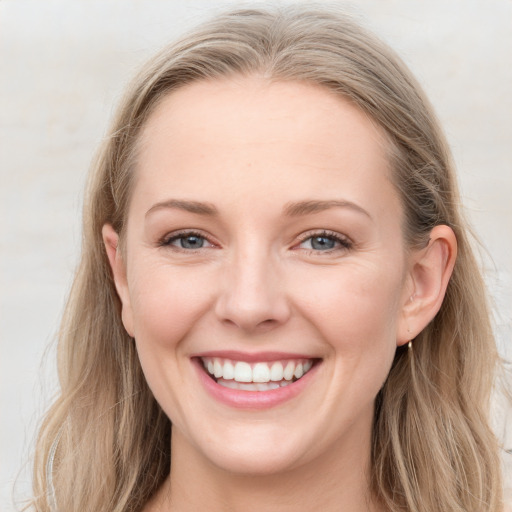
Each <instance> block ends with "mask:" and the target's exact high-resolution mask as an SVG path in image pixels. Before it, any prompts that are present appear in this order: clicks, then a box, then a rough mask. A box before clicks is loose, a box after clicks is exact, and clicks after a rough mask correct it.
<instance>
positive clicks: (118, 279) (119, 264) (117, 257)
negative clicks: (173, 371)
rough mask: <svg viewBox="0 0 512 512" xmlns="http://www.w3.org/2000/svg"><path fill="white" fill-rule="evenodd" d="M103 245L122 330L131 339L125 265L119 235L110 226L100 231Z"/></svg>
mask: <svg viewBox="0 0 512 512" xmlns="http://www.w3.org/2000/svg"><path fill="white" fill-rule="evenodd" d="M101 234H102V236H103V243H104V244H105V250H106V251H107V256H108V261H109V263H110V268H111V269H112V275H113V276H114V284H115V286H116V290H117V295H118V296H119V298H120V299H121V307H122V310H121V316H122V321H123V325H124V328H125V329H126V331H127V332H128V334H129V335H130V336H131V337H132V338H133V314H132V307H131V302H130V294H129V290H128V281H127V278H126V265H125V262H124V261H123V258H122V256H121V252H120V251H119V249H118V247H119V235H118V234H117V233H116V231H115V230H114V228H113V227H112V225H111V224H105V225H104V226H103V229H102V230H101Z"/></svg>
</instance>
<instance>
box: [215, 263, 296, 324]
mask: <svg viewBox="0 0 512 512" xmlns="http://www.w3.org/2000/svg"><path fill="white" fill-rule="evenodd" d="M277 267H278V264H277V262H275V261H272V258H271V256H270V255H268V254H259V255H258V254H255V253H253V254H247V253H245V254H242V255H239V256H238V257H237V258H235V261H231V262H230V264H229V266H228V267H227V268H226V272H225V279H224V283H223V285H222V291H221V293H220V294H219V296H218V299H217V303H216V307H215V310H216V315H217V318H218V319H219V320H220V321H221V322H222V323H224V324H226V325H231V326H234V327H237V328H239V329H242V330H243V331H246V332H247V333H261V332H266V331H269V330H271V329H273V328H275V327H277V326H279V325H282V324H284V323H285V322H286V321H287V320H288V319H289V317H290V305H289V301H288V300H287V297H286V293H285V286H284V282H283V281H284V279H283V277H284V276H283V275H282V272H280V271H279V269H278V268H277Z"/></svg>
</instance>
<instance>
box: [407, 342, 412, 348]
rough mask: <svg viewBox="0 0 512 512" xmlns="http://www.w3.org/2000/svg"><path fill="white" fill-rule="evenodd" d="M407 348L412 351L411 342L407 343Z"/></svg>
mask: <svg viewBox="0 0 512 512" xmlns="http://www.w3.org/2000/svg"><path fill="white" fill-rule="evenodd" d="M407 348H408V349H409V350H412V341H409V343H407Z"/></svg>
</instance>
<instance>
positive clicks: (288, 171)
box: [134, 77, 397, 215]
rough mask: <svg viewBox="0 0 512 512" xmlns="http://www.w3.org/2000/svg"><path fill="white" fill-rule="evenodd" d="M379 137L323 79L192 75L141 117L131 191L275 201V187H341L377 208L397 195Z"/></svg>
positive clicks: (293, 192) (291, 194) (299, 191)
mask: <svg viewBox="0 0 512 512" xmlns="http://www.w3.org/2000/svg"><path fill="white" fill-rule="evenodd" d="M387 147H388V146H387V142H386V137H385V135H384V134H383V132H382V130H381V129H380V128H379V127H378V126H376V125H375V123H374V122H373V121H372V120H371V119H370V118H369V117H368V116H366V115H365V114H364V113H363V112H362V111H361V110H360V109H358V108H357V107H355V106H354V105H352V104H351V103H350V102H349V101H348V100H346V99H344V98H342V97H340V96H338V95H336V94H334V93H333V92H331V91H329V90H327V89H325V88H323V87H320V86H317V85H312V84H305V83H298V82H268V81H266V80H264V79H261V78H258V77H240V78H236V79H229V80H228V79H225V80H214V81H203V82H197V83H194V84H191V85H187V86H185V87H183V88H181V89H179V90H177V91H175V92H173V93H171V94H169V95H168V96H167V97H165V98H164V99H163V100H162V101H161V103H160V104H159V105H158V107H157V108H156V109H155V111H154V112H153V113H152V115H151V116H150V118H149V120H148V121H147V123H146V126H145V128H144V130H143V133H142V136H141V140H140V151H139V158H138V166H137V179H136V186H135V189H136V190H135V193H134V195H137V189H138V191H139V195H143V196H144V197H146V198H147V199H149V198H150V197H151V198H152V200H155V201H156V200H157V199H161V196H162V195H165V194H171V195H172V196H173V197H176V196H182V197H181V198H184V199H201V200H209V201H215V200H217V199H218V200H220V201H222V200H226V198H229V197H230V195H231V196H233V198H234V197H237V196H240V194H245V195H246V196H247V197H249V196H250V197H251V198H252V199H254V200H261V201H263V202H269V204H277V203H278V202H279V200H280V199H283V200H284V197H281V196H283V194H284V195H287V196H288V197H286V199H287V200H290V201H293V200H302V199H304V197H302V196H304V195H305V194H306V195H307V196H311V197H314V198H315V199H332V195H333V194H336V193H343V194H347V195H349V196H351V197H350V200H354V201H356V202H357V201H363V202H366V203H368V204H370V203H372V202H373V203H374V204H373V209H374V210H376V211H375V213H376V214H377V215H378V214H379V213H381V212H379V211H377V210H379V208H380V209H381V210H382V208H389V207H396V203H397V197H396V193H395V190H394V187H393V186H392V184H391V181H390V180H389V179H388V178H389V163H388V158H387ZM198 196H200V197H198ZM271 199H274V201H270V200H271ZM390 203H393V204H390Z"/></svg>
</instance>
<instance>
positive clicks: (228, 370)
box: [223, 361, 235, 380]
mask: <svg viewBox="0 0 512 512" xmlns="http://www.w3.org/2000/svg"><path fill="white" fill-rule="evenodd" d="M223 373H224V375H223V377H224V378H225V379H227V380H231V379H234V378H235V367H234V366H233V364H232V363H231V362H230V361H226V362H225V363H224V372H223Z"/></svg>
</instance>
